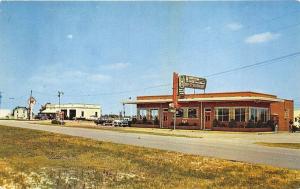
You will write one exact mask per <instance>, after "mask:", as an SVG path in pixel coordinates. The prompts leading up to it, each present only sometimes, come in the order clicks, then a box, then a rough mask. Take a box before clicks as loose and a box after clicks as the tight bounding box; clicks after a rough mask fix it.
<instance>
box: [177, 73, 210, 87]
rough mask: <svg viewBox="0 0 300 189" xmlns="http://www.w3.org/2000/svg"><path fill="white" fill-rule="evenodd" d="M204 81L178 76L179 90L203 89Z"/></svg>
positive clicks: (203, 79)
mask: <svg viewBox="0 0 300 189" xmlns="http://www.w3.org/2000/svg"><path fill="white" fill-rule="evenodd" d="M206 83H207V81H206V79H205V78H200V77H194V76H188V75H180V76H179V88H192V89H205V88H206Z"/></svg>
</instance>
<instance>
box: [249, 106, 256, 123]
mask: <svg viewBox="0 0 300 189" xmlns="http://www.w3.org/2000/svg"><path fill="white" fill-rule="evenodd" d="M250 120H251V121H254V122H257V108H251V109H250Z"/></svg>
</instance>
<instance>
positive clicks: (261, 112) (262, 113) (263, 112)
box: [249, 108, 269, 123]
mask: <svg viewBox="0 0 300 189" xmlns="http://www.w3.org/2000/svg"><path fill="white" fill-rule="evenodd" d="M249 117H250V120H251V121H254V122H257V121H261V122H263V123H265V122H267V121H268V120H269V109H268V108H250V116H249Z"/></svg>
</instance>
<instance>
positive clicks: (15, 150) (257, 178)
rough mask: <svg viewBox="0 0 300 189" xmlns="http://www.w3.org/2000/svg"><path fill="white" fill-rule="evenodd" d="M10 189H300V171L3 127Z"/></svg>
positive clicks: (0, 181)
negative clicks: (36, 188)
mask: <svg viewBox="0 0 300 189" xmlns="http://www.w3.org/2000/svg"><path fill="white" fill-rule="evenodd" d="M0 144H1V145H0V186H2V187H3V186H4V187H6V188H35V187H38V188H299V187H300V171H299V170H298V171H296V170H288V169H282V168H275V167H271V166H264V165H254V164H248V163H241V162H232V161H226V160H220V159H214V158H207V157H201V156H194V155H186V154H182V153H175V152H168V151H162V150H154V149H147V148H142V147H134V146H129V145H121V144H112V143H107V142H99V141H93V140H89V139H83V138H79V137H71V136H67V135H61V134H53V133H48V132H42V131H35V130H29V129H20V128H11V127H5V126H0Z"/></svg>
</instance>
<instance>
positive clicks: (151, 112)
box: [150, 109, 158, 120]
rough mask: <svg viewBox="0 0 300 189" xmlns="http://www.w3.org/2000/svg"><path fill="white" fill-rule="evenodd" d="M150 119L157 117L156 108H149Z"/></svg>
mask: <svg viewBox="0 0 300 189" xmlns="http://www.w3.org/2000/svg"><path fill="white" fill-rule="evenodd" d="M150 119H151V120H155V119H158V109H152V110H150Z"/></svg>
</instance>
